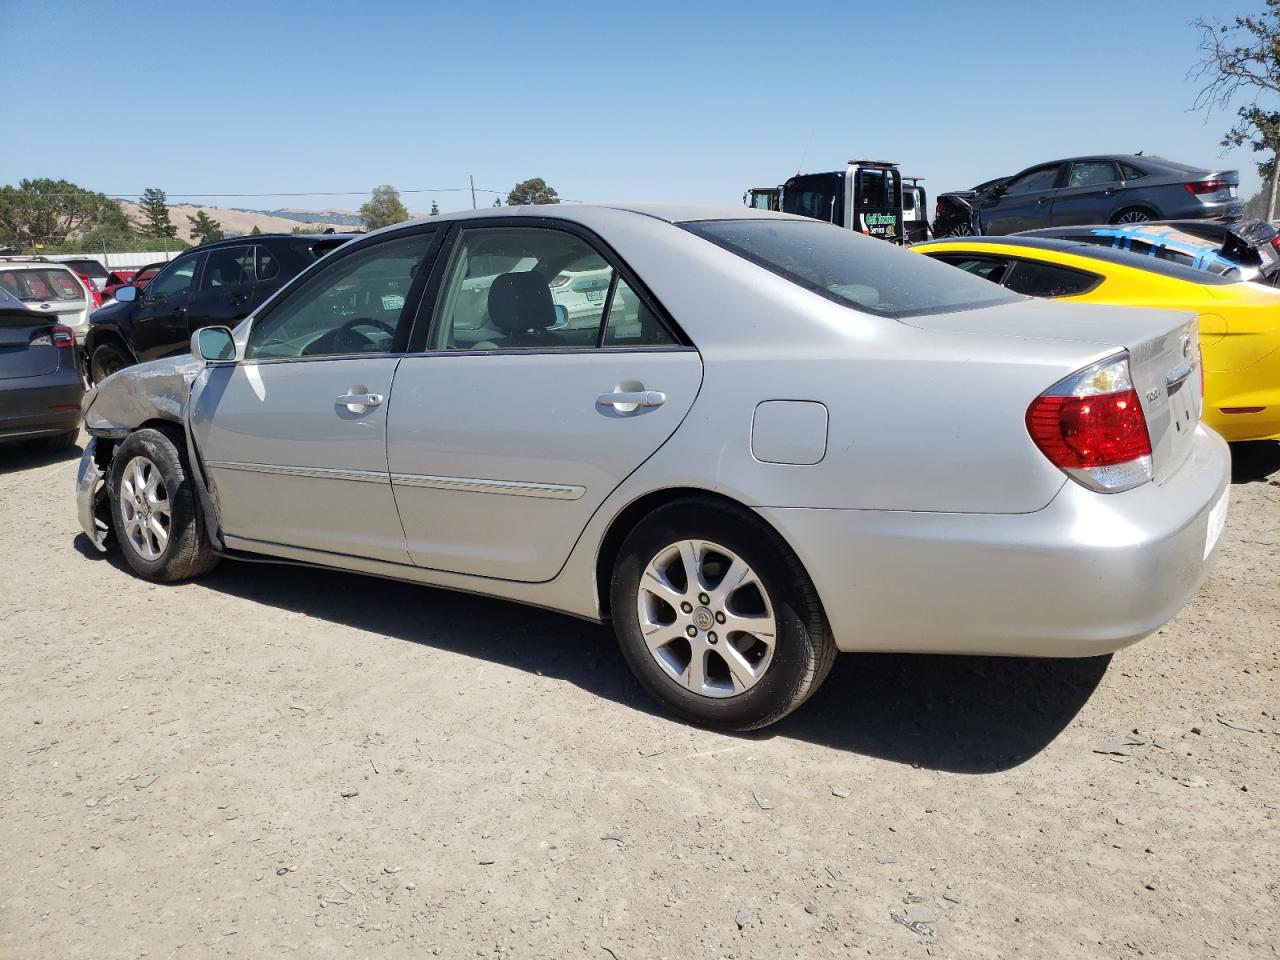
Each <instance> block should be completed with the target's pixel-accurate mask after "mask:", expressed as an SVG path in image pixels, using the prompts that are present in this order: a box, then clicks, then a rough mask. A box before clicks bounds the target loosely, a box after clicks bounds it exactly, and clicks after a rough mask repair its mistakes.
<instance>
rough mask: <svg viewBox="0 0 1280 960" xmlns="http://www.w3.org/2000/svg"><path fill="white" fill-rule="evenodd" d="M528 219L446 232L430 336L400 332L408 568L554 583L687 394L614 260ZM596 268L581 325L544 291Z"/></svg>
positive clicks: (398, 418) (690, 363)
mask: <svg viewBox="0 0 1280 960" xmlns="http://www.w3.org/2000/svg"><path fill="white" fill-rule="evenodd" d="M528 219H529V218H521V221H522V225H516V224H515V223H513V222H511V221H494V222H490V223H488V224H485V225H483V226H467V227H466V228H465V229H461V230H455V237H454V239H453V241H452V243H451V253H450V255H449V257H448V258H447V259H446V258H444V257H441V258H440V260H439V261H438V266H437V277H436V278H435V280H434V281H433V287H434V288H435V289H438V296H437V297H435V298H433V300H434V301H435V303H436V306H435V309H434V311H433V318H432V323H431V327H430V331H429V335H420V334H419V333H417V332H415V343H414V345H413V346H414V348H415V350H417V351H418V352H414V351H413V350H411V352H410V354H409V355H407V356H406V357H405V358H404V360H403V361H401V364H400V367H399V369H398V370H397V371H396V379H395V385H394V387H393V389H392V399H393V402H392V405H391V412H390V420H389V423H388V435H387V457H388V465H389V467H390V471H391V480H392V486H393V489H394V491H395V496H396V503H397V505H398V506H399V509H400V517H401V520H402V521H403V523H404V529H405V534H406V537H407V539H408V549H409V555H410V556H411V557H412V559H413V562H414V563H415V564H418V565H420V566H423V567H430V568H433V569H437V570H447V571H453V572H457V573H464V574H473V575H478V576H485V577H496V578H501V579H507V580H519V581H526V582H532V581H543V580H548V579H550V578H552V577H554V576H555V575H556V573H557V572H558V571H559V570H560V568H561V567H562V566H563V565H564V562H565V560H566V559H567V558H568V556H569V552H570V551H571V550H572V548H573V545H574V543H575V542H576V541H577V539H578V537H579V535H580V534H581V533H582V530H583V529H584V528H585V527H586V525H587V521H588V520H589V519H590V518H591V516H592V514H593V513H595V511H596V510H597V509H598V508H599V506H600V504H601V503H602V502H603V501H604V499H605V498H606V497H607V496H608V495H609V494H610V493H612V492H613V490H614V489H615V488H616V487H617V486H618V484H619V483H620V482H621V481H622V480H623V479H624V478H625V477H626V476H627V475H628V474H630V473H631V472H632V471H634V470H635V469H636V468H637V467H638V466H639V465H640V464H641V463H643V462H644V461H645V460H646V459H647V458H648V457H649V456H651V455H652V454H653V453H654V451H656V450H657V449H658V448H659V447H660V446H662V444H663V443H664V442H665V441H666V440H667V438H668V437H670V436H671V434H672V433H673V432H674V431H675V429H676V427H677V426H678V425H679V423H680V421H681V420H682V419H683V418H684V416H685V414H686V413H687V412H688V410H689V408H690V406H691V405H692V403H693V400H694V397H695V396H696V394H697V391H698V388H699V386H700V384H701V380H702V363H701V359H700V357H699V356H698V353H697V351H696V350H694V349H693V348H692V347H690V346H688V345H687V344H685V343H684V342H683V341H682V340H681V339H680V337H679V335H678V334H677V332H676V331H675V329H674V327H673V325H672V324H671V323H670V321H669V320H668V319H667V318H666V317H665V314H663V312H662V310H661V307H660V306H659V305H658V304H657V303H656V302H655V301H654V300H653V298H652V297H651V296H650V295H649V294H648V293H647V292H646V291H645V289H644V288H643V286H642V285H641V283H640V281H639V280H638V279H637V278H636V277H635V276H634V275H632V274H631V273H630V271H629V270H627V269H626V267H625V265H624V264H622V263H621V262H620V261H618V260H617V259H616V258H615V257H613V256H612V255H611V254H609V253H607V252H606V251H605V250H604V249H603V247H602V245H601V244H599V243H598V241H597V240H596V239H595V238H594V237H592V236H591V235H590V234H587V233H585V232H584V231H581V230H579V229H578V228H576V227H575V228H570V227H568V226H565V225H562V224H557V223H555V222H544V223H543V224H541V225H538V226H528V225H527V223H528ZM600 261H603V262H605V263H606V264H607V269H608V272H609V281H608V283H607V285H606V286H605V289H603V290H600V291H599V293H600V296H599V297H598V298H595V297H594V296H593V297H591V298H589V299H590V300H591V302H594V304H595V307H594V309H595V311H596V320H595V322H594V323H591V324H589V323H587V322H586V319H585V310H586V309H587V308H586V306H585V302H584V301H583V300H582V298H578V297H576V296H575V295H574V294H573V293H572V292H571V287H572V284H571V283H565V282H560V283H557V280H559V279H560V278H561V277H562V276H563V274H562V271H564V270H569V273H570V274H571V275H572V272H573V271H572V270H571V269H570V268H571V266H572V265H575V264H582V263H598V262H600ZM596 269H597V270H598V269H599V268H598V267H597V268H596ZM593 289H594V288H593ZM558 297H559V298H561V299H566V301H567V302H566V303H560V302H558V300H557V298H558ZM571 297H573V298H574V299H572V307H573V310H574V322H573V323H572V324H571V325H568V326H566V325H565V319H566V316H567V315H568V312H569V306H570V303H569V302H568V299H569V298H571ZM419 339H421V341H422V342H421V343H420V344H419V343H418V342H417V341H418V340H419Z"/></svg>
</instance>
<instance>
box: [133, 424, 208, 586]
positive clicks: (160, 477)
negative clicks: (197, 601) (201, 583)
mask: <svg viewBox="0 0 1280 960" xmlns="http://www.w3.org/2000/svg"><path fill="white" fill-rule="evenodd" d="M111 518H112V523H113V525H114V527H115V533H116V540H117V541H118V542H119V543H120V544H121V545H122V549H123V550H124V555H125V560H126V561H128V564H129V566H130V567H132V568H133V570H134V572H135V573H137V574H138V575H139V576H142V577H145V578H146V579H148V580H155V581H158V582H162V583H170V582H173V581H175V580H186V579H188V578H190V577H195V576H199V575H200V574H202V573H207V572H208V571H209V570H212V569H213V568H214V567H215V566H217V564H218V555H217V554H216V553H215V552H214V550H213V547H212V546H211V545H210V543H209V537H208V534H207V532H206V531H205V528H204V517H203V515H202V514H201V511H200V504H199V500H198V498H197V496H196V492H195V490H194V488H193V486H192V482H191V475H190V471H189V470H188V469H187V463H186V456H185V454H184V453H183V452H182V451H181V450H180V449H179V448H178V446H177V444H175V443H174V441H173V440H172V439H171V438H170V437H169V436H167V435H166V434H164V433H162V432H161V431H159V430H151V429H148V430H139V431H137V432H136V433H131V434H129V436H128V437H126V438H125V439H124V441H123V442H122V443H121V444H120V447H119V449H118V450H116V453H115V457H114V459H113V460H112V464H111Z"/></svg>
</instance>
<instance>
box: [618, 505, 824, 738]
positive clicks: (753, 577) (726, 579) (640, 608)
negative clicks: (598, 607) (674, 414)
mask: <svg viewBox="0 0 1280 960" xmlns="http://www.w3.org/2000/svg"><path fill="white" fill-rule="evenodd" d="M610 604H611V611H612V616H613V623H614V630H615V632H616V634H617V636H618V642H619V644H620V646H621V647H622V653H623V655H624V656H625V657H626V660H627V663H628V664H629V665H630V667H631V669H632V671H633V672H634V673H635V675H636V677H637V678H638V679H639V680H640V683H641V684H642V685H643V686H644V687H645V689H646V690H648V691H649V693H650V694H652V695H653V696H654V697H655V698H656V699H657V700H658V701H659V702H661V703H662V704H663V705H664V706H666V707H667V708H668V709H670V710H672V711H673V712H675V713H677V714H680V715H681V716H683V717H685V718H687V719H689V720H692V721H694V722H695V723H701V724H706V725H707V726H712V727H719V728H721V729H725V730H753V729H756V728H759V727H764V726H768V725H769V724H771V723H775V722H777V721H778V720H781V719H782V718H783V717H785V716H786V715H787V714H789V713H790V712H791V711H793V710H795V709H796V708H797V707H798V706H800V704H802V703H804V701H805V700H806V699H808V698H809V696H810V695H811V694H812V693H813V692H814V691H815V690H817V689H818V687H819V685H820V684H821V683H822V681H823V680H824V679H826V676H827V674H828V673H829V672H830V670H831V665H832V664H833V663H834V662H835V654H836V647H835V643H834V642H833V640H832V639H831V635H830V630H829V628H828V626H827V622H826V617H825V615H824V614H823V611H822V605H821V603H820V602H819V600H818V595H817V592H816V591H815V590H814V587H813V584H812V582H811V581H810V580H809V577H808V575H807V574H806V573H805V571H804V569H803V567H802V566H801V565H800V561H799V560H798V559H797V558H796V556H795V555H794V554H793V553H792V552H791V549H790V548H789V547H788V546H787V544H786V543H785V542H784V541H783V540H782V538H781V537H779V536H778V535H777V534H776V533H775V532H774V531H773V530H771V529H770V528H769V527H767V526H766V525H765V524H763V523H762V522H761V521H759V519H758V518H756V517H754V516H753V515H752V514H750V513H749V512H748V511H746V510H742V509H738V508H734V507H732V506H730V505H726V504H723V503H720V502H718V501H713V500H686V501H678V502H675V503H672V504H668V505H666V506H664V507H660V508H659V509H657V510H655V511H654V512H653V513H651V514H650V515H649V516H648V517H646V518H645V519H644V521H643V522H641V523H640V524H639V526H637V527H636V528H635V530H633V531H632V532H631V534H630V535H629V536H628V537H627V539H626V541H625V542H624V543H623V545H622V549H621V551H620V553H619V557H618V561H617V564H616V565H615V569H614V575H613V582H612V586H611V590H610Z"/></svg>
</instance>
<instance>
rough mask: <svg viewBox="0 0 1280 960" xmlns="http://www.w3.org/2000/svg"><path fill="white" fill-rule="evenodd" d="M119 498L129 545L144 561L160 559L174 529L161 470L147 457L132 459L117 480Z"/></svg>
mask: <svg viewBox="0 0 1280 960" xmlns="http://www.w3.org/2000/svg"><path fill="white" fill-rule="evenodd" d="M118 498H119V501H120V516H121V518H122V519H123V520H124V532H125V539H126V540H128V541H129V546H130V547H132V548H133V551H134V552H135V553H136V554H137V555H138V556H140V557H142V558H143V559H144V560H153V561H154V560H159V559H160V557H161V556H162V555H163V554H164V550H165V547H166V546H168V543H169V532H170V530H171V529H172V527H173V513H172V509H171V507H170V504H169V494H168V491H167V490H166V489H165V486H164V480H163V479H161V477H160V468H159V467H157V466H156V465H155V464H154V463H152V462H151V461H150V460H149V459H147V458H146V457H134V458H133V459H132V460H130V461H129V462H128V463H127V464H126V465H125V468H124V473H123V474H122V475H121V477H120V491H119V495H118Z"/></svg>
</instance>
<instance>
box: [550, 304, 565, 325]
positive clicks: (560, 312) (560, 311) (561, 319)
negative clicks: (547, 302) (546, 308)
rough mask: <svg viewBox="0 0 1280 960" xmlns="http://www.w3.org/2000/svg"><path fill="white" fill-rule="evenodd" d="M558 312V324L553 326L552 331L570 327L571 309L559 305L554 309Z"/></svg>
mask: <svg viewBox="0 0 1280 960" xmlns="http://www.w3.org/2000/svg"><path fill="white" fill-rule="evenodd" d="M553 309H554V310H555V312H556V322H555V323H553V324H552V325H551V329H552V330H558V329H559V328H560V327H567V326H568V325H569V308H568V307H566V306H565V305H564V304H563V303H557V304H556V305H555V307H554V308H553Z"/></svg>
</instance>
